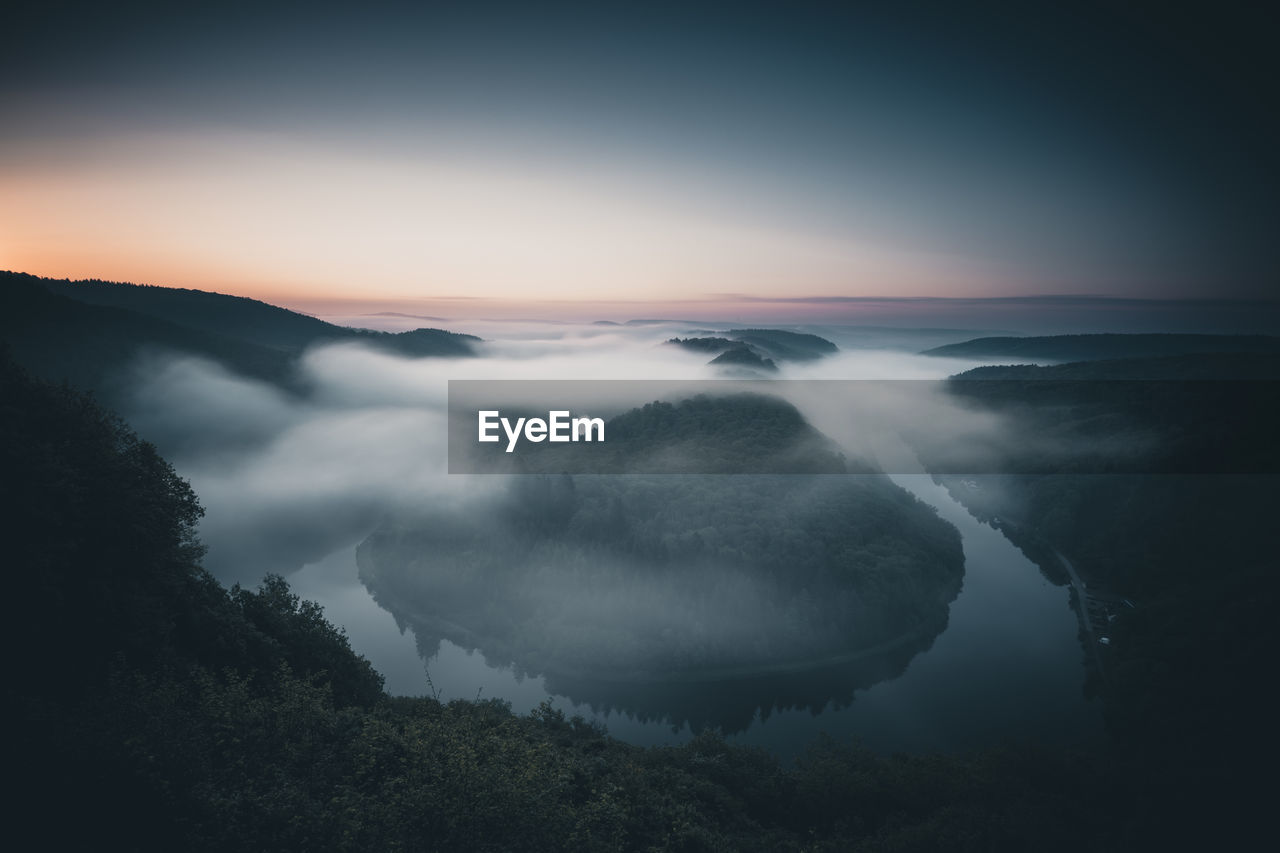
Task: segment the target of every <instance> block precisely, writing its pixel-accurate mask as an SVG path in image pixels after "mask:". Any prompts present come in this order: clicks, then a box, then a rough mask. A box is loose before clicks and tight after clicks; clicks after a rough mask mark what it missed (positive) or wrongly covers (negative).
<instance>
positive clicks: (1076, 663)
mask: <svg viewBox="0 0 1280 853" xmlns="http://www.w3.org/2000/svg"><path fill="white" fill-rule="evenodd" d="M894 479H895V481H896V482H898V483H899V484H900V485H902V486H904V487H905V488H907V489H909V490H910V491H912V492H913V493H914V494H916V495H917V496H918V497H920V498H921V499H922V500H925V501H926V502H927V503H930V504H932V505H933V506H935V507H936V508H937V509H938V510H939V514H940V515H941V516H942V517H943V518H944V519H945V520H947V521H949V522H951V523H952V524H954V525H956V527H957V528H958V529H959V530H960V533H961V535H962V537H963V542H964V550H965V557H966V571H965V580H964V588H963V590H962V591H961V593H960V595H959V597H958V598H957V599H956V600H955V601H954V602H952V604H951V607H950V613H949V616H948V619H947V622H946V625H945V630H942V631H941V633H940V634H938V636H937V637H936V639H934V641H933V642H932V644H927V643H926V644H923V645H922V646H921V647H918V648H915V647H913V648H904V649H902V650H901V651H902V655H901V656H900V657H897V656H895V655H892V654H890V655H886V656H885V658H884V659H882V660H879V661H876V662H875V666H870V663H871V662H869V661H859V662H857V665H856V666H853V665H850V666H848V667H829V668H822V669H814V670H810V671H807V672H804V673H795V674H793V675H794V676H795V678H794V680H791V679H790V677H782V676H779V675H777V674H775V675H771V676H769V677H768V678H763V679H760V680H758V681H757V680H755V679H748V680H745V681H744V682H742V683H734V682H730V683H725V682H708V683H705V684H684V685H678V686H674V687H673V686H671V685H668V686H662V687H659V686H657V685H653V684H649V685H633V686H630V687H627V688H625V689H624V688H623V687H621V686H620V685H618V684H610V683H600V682H591V683H578V682H576V681H574V680H571V679H566V678H555V677H552V678H550V679H548V678H545V677H541V676H524V677H522V676H520V675H518V674H517V673H515V672H513V671H512V670H511V669H509V668H504V667H502V666H497V665H494V664H493V663H492V662H489V661H486V660H485V659H484V656H483V655H482V654H480V653H479V652H475V651H468V650H467V649H465V648H463V647H461V646H458V645H454V644H453V643H451V642H450V641H448V640H443V641H440V640H439V635H438V634H436V635H434V636H433V635H431V634H429V633H427V632H425V631H424V635H423V639H422V641H421V642H419V641H418V640H417V638H416V637H415V634H414V631H413V629H412V627H410V626H409V625H407V624H406V625H405V626H404V627H405V628H406V631H405V632H404V633H402V632H401V628H400V627H399V626H397V624H396V621H395V619H394V618H393V617H392V616H391V615H390V614H389V613H388V612H387V611H385V610H383V609H381V608H380V607H378V605H377V604H376V603H375V602H374V601H373V599H372V598H371V596H370V595H369V593H368V592H367V591H366V590H365V589H364V587H363V586H362V585H360V583H359V581H358V579H357V577H356V566H355V556H354V549H350V548H349V549H345V550H344V551H342V552H338V553H337V554H334V555H331V556H330V557H329V558H327V559H326V560H324V561H322V562H321V563H317V564H314V565H311V566H308V567H307V568H306V569H305V570H304V571H302V572H301V573H299V574H297V575H295V576H294V577H293V578H291V582H292V583H293V584H294V586H295V589H296V590H297V591H298V592H299V594H301V595H303V596H304V597H307V598H312V599H314V600H317V601H319V602H320V603H321V604H323V605H324V606H325V609H326V614H327V615H328V616H329V618H330V619H332V620H333V621H334V622H335V623H337V624H340V625H343V626H345V628H346V630H347V632H348V634H349V636H350V637H351V640H352V645H353V646H354V647H355V648H356V650H357V651H359V652H361V653H362V654H364V655H366V656H367V657H369V658H370V660H371V661H372V662H373V664H374V665H375V667H377V668H378V670H379V671H381V672H383V673H384V674H385V675H386V676H387V687H388V689H389V690H390V691H391V692H392V693H395V694H404V695H430V694H431V692H432V690H431V688H430V687H429V686H428V684H427V678H428V673H429V676H430V679H431V681H432V683H433V684H434V685H435V688H436V689H437V690H438V691H439V694H440V697H441V698H442V699H445V700H448V699H455V698H459V699H474V698H475V697H476V696H477V695H479V696H481V697H486V698H489V697H497V698H501V699H505V700H508V701H510V702H511V704H512V708H513V710H514V711H516V712H517V713H527V712H528V711H529V710H532V709H533V708H534V707H535V706H537V705H538V703H540V702H541V701H543V700H545V699H551V700H552V701H553V703H554V704H555V705H556V706H557V707H560V708H562V709H563V710H565V711H566V712H567V713H579V714H582V715H583V716H585V717H587V718H589V719H595V720H597V721H599V722H602V723H604V724H605V725H606V726H607V727H608V729H609V731H610V733H611V734H613V735H614V736H616V737H620V738H622V739H624V740H627V741H629V742H632V743H636V744H641V745H655V744H670V743H678V742H681V741H683V740H685V739H687V738H688V737H689V736H691V730H692V727H693V726H695V725H706V724H708V722H709V721H710V720H711V719H712V718H714V717H719V718H721V719H723V720H725V721H727V725H726V728H728V729H729V730H732V731H736V732H738V734H736V735H734V736H733V739H734V740H736V741H738V742H741V743H746V744H751V745H757V746H762V747H765V748H768V749H770V750H772V751H774V752H776V753H778V754H780V755H782V756H783V757H784V758H785V757H792V756H795V755H797V754H798V753H799V752H800V751H801V750H803V748H804V747H805V745H807V744H808V743H810V742H811V741H812V740H813V738H814V737H816V736H817V735H818V734H819V733H820V732H824V731H825V732H828V733H831V734H834V735H837V736H853V737H858V738H860V739H861V740H863V741H864V742H865V743H866V744H867V745H869V746H871V747H872V748H875V749H878V750H881V751H885V752H889V751H907V752H919V751H926V750H937V749H941V750H959V749H966V748H971V747H979V746H984V745H990V744H994V743H998V742H1000V741H1002V740H1004V739H1006V738H1009V737H1015V738H1030V739H1035V740H1039V741H1043V742H1053V743H1073V742H1079V741H1082V740H1085V739H1088V738H1090V737H1094V736H1097V735H1098V734H1099V733H1100V731H1101V719H1100V709H1099V706H1098V704H1097V703H1096V702H1089V701H1087V700H1086V699H1085V697H1084V695H1083V691H1082V685H1083V682H1084V677H1085V671H1084V661H1083V652H1082V649H1081V647H1080V644H1079V641H1078V638H1077V630H1078V626H1077V622H1076V619H1075V616H1074V614H1073V612H1072V611H1071V610H1070V607H1069V596H1068V592H1067V590H1066V588H1065V587H1063V586H1059V585H1055V584H1054V583H1052V582H1050V581H1049V580H1048V579H1046V578H1045V577H1044V576H1043V575H1042V574H1041V572H1040V571H1039V570H1038V567H1037V566H1036V565H1035V564H1034V563H1032V562H1031V561H1029V560H1028V559H1027V558H1026V557H1025V556H1024V555H1023V554H1022V553H1021V552H1020V551H1019V550H1018V549H1017V548H1016V547H1014V546H1013V545H1012V544H1011V543H1010V542H1009V541H1008V540H1007V539H1005V537H1004V535H1003V534H1002V533H1001V532H1000V531H999V530H997V529H994V528H993V527H991V526H989V525H987V524H983V523H980V522H979V521H977V520H975V519H974V518H973V517H972V516H971V515H969V513H968V512H967V511H966V510H965V509H964V508H963V507H961V506H960V505H959V504H957V503H956V502H955V501H953V500H952V499H951V497H950V496H949V495H948V494H947V493H946V491H945V490H944V489H943V488H941V487H940V486H937V485H935V484H934V483H933V482H932V480H931V479H930V478H929V477H927V476H906V477H895V478H894ZM759 682H763V683H759ZM824 696H825V697H826V698H825V701H824ZM731 707H732V708H733V709H734V710H733V711H732V713H730V712H728V711H727V710H726V709H728V708H731ZM748 708H753V709H761V710H756V711H754V712H752V711H751V710H748Z"/></svg>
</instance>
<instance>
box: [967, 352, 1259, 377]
mask: <svg viewBox="0 0 1280 853" xmlns="http://www.w3.org/2000/svg"><path fill="white" fill-rule="evenodd" d="M951 378H952V379H953V380H956V381H963V380H970V379H995V380H1018V381H1021V380H1025V379H1031V380H1039V379H1044V380H1056V381H1063V382H1077V381H1094V380H1107V381H1116V380H1119V381H1200V380H1206V379H1211V380H1233V379H1235V380H1276V379H1280V352H1276V353H1232V352H1214V353H1204V354H1201V355H1166V356H1158V357H1155V358H1115V359H1097V360H1094V361H1072V362H1067V363H1066V364H1049V365H1035V364H1010V365H991V366H988V367H975V368H973V369H971V370H966V371H964V372H963V373H958V374H956V375H955V376H953V377H951Z"/></svg>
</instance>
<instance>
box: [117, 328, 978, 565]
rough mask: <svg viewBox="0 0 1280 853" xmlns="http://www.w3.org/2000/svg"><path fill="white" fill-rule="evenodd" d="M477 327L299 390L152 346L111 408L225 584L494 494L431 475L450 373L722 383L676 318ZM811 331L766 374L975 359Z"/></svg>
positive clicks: (311, 376)
mask: <svg viewBox="0 0 1280 853" xmlns="http://www.w3.org/2000/svg"><path fill="white" fill-rule="evenodd" d="M365 319H374V320H377V319H386V318H365ZM390 319H391V320H393V321H403V320H404V319H405V318H390ZM416 322H421V321H416ZM364 325H373V324H371V323H368V322H366V323H364ZM391 325H393V326H394V325H395V324H394V322H393V323H392V324H391ZM482 325H484V328H483V329H481V330H480V331H481V332H482V334H483V335H484V337H485V343H484V344H483V345H482V346H481V347H480V349H481V357H479V358H470V359H441V358H423V359H410V358H403V357H398V356H394V355H389V354H386V353H383V352H377V351H373V350H370V349H365V348H362V347H359V346H353V345H337V346H329V347H321V348H316V349H313V350H311V351H309V352H307V353H306V354H305V355H304V357H303V359H302V362H301V365H300V370H301V371H302V373H303V375H304V377H305V380H306V385H307V387H309V389H310V390H309V393H306V394H305V395H293V394H290V393H288V392H285V391H283V390H280V389H278V388H276V387H274V386H271V385H269V384H266V383H263V382H257V381H254V380H250V379H246V378H244V377H241V376H237V375H233V374H231V373H229V372H228V371H227V370H225V369H223V368H222V367H220V366H219V365H217V364H214V363H210V362H207V361H203V360H199V359H194V358H189V357H162V356H156V355H152V356H150V357H148V358H146V359H143V360H141V361H140V362H139V363H138V364H137V365H136V368H135V370H136V374H137V375H136V377H135V378H136V382H134V383H132V385H133V387H134V388H135V389H136V390H135V392H134V394H133V397H132V399H131V401H130V402H129V404H128V405H127V406H126V411H125V413H124V414H125V416H126V418H127V419H128V420H129V421H130V422H131V423H132V424H133V425H134V426H135V428H136V429H137V431H138V432H139V434H140V435H142V436H144V437H146V438H148V439H149V440H151V441H153V442H155V443H156V444H157V445H158V446H159V447H160V449H161V451H162V452H163V453H164V454H165V455H166V456H167V457H168V458H169V459H170V460H171V461H172V462H173V463H174V465H175V467H176V468H177V469H178V471H179V472H180V473H181V474H182V476H184V477H186V478H187V479H189V480H190V481H191V484H192V486H193V487H194V488H195V490H196V492H197V494H198V495H199V496H200V500H201V502H202V503H203V505H204V507H205V509H206V516H205V519H204V521H203V524H202V526H201V531H200V534H201V537H202V538H203V540H204V542H205V544H206V545H207V546H208V549H209V550H208V555H207V557H206V565H207V567H208V568H209V569H210V571H212V572H213V573H214V574H215V575H217V576H218V577H219V578H220V579H222V580H224V581H227V582H232V581H240V582H250V583H254V582H256V581H258V580H259V579H261V577H262V575H263V574H264V573H267V572H277V573H282V574H286V575H287V574H288V573H290V572H292V571H294V570H296V569H298V568H299V567H300V566H302V565H303V564H306V563H313V562H316V561H318V560H320V559H321V558H323V557H324V556H325V555H327V554H329V553H332V552H333V551H335V550H337V549H339V548H343V547H346V546H350V545H352V544H354V543H356V542H358V541H360V540H361V539H363V538H364V537H365V536H367V535H368V533H369V532H370V531H371V530H372V529H373V528H374V526H375V525H376V524H377V523H378V521H379V519H380V518H382V517H383V516H384V515H385V514H386V513H387V512H389V511H392V510H396V509H400V508H411V507H413V506H415V505H420V503H421V502H423V501H449V502H458V501H465V500H469V499H471V498H472V497H475V496H477V495H483V494H485V493H488V492H490V491H492V490H493V489H494V488H496V487H497V485H498V484H497V483H496V482H495V481H494V478H485V477H474V478H473V477H465V476H449V475H447V474H446V473H445V471H446V464H447V454H446V437H445V429H444V423H445V405H446V399H447V381H448V380H450V379H678V380H688V379H716V378H721V374H719V373H718V372H717V369H716V368H713V367H711V366H708V365H707V361H708V360H709V357H708V356H707V355H706V354H704V353H693V352H688V351H686V350H683V349H681V348H679V347H674V346H665V345H664V343H663V342H664V341H666V340H667V339H669V338H671V337H675V336H682V337H687V336H689V333H690V332H693V331H698V329H695V328H694V327H692V326H690V325H688V324H681V323H672V324H666V323H663V324H646V325H640V326H599V325H561V324H550V323H528V324H519V323H497V322H494V323H487V324H482ZM725 328H726V329H727V328H728V327H727V326H726V327H725ZM459 331H468V332H470V331H472V329H470V328H468V329H460V330H459ZM800 331H808V329H800ZM819 331H820V332H822V333H823V334H824V335H825V336H827V337H828V338H829V339H831V340H833V341H834V342H835V343H837V344H838V345H839V346H840V347H841V350H840V352H838V353H836V354H834V355H832V356H830V357H827V358H824V359H821V360H818V361H812V362H803V363H784V364H782V365H780V370H779V372H778V373H777V374H776V375H775V377H776V378H782V379H793V378H794V379H940V378H942V377H945V376H948V375H951V374H954V373H957V372H959V371H962V370H965V369H968V368H970V367H973V366H975V364H976V362H972V361H960V360H953V359H940V358H933V357H926V356H920V355H917V354H915V353H916V352H917V351H918V350H919V349H921V348H923V347H924V346H932V345H935V344H937V343H939V342H942V341H955V340H963V339H967V338H969V337H971V336H972V335H973V334H974V333H972V332H963V331H956V332H953V333H949V334H948V333H939V332H930V331H927V330H926V331H924V332H919V333H912V332H910V331H904V330H885V331H884V332H881V333H878V332H876V331H874V330H868V329H852V330H848V331H846V332H843V333H842V332H841V331H840V330H839V329H838V328H825V327H824V328H822V329H820V330H819ZM792 402H793V403H795V404H796V405H797V406H798V407H799V408H800V409H801V411H802V412H803V413H804V414H805V416H806V417H807V418H809V419H810V421H811V422H812V423H814V425H815V426H817V427H818V428H819V429H820V430H823V431H826V432H828V433H829V434H830V435H831V436H832V437H833V438H835V439H837V440H839V441H844V442H849V441H853V440H854V439H855V437H854V436H852V435H849V434H848V433H849V430H848V429H847V428H844V426H843V424H844V420H846V419H844V418H842V410H841V408H840V406H839V405H835V404H832V401H824V400H822V399H818V398H817V397H816V395H813V394H809V395H798V396H797V398H796V399H793V401H792ZM931 416H932V417H937V412H934V413H933V414H932V415H931ZM957 416H959V415H958V413H957ZM868 435H869V433H867V432H864V433H863V436H862V437H863V438H864V439H866V438H867V437H868ZM895 461H901V460H895ZM900 470H904V469H900Z"/></svg>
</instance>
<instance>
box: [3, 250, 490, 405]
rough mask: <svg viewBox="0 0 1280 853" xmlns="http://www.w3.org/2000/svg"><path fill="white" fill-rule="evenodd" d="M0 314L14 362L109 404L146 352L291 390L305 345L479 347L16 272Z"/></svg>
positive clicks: (187, 293) (253, 303) (170, 292)
mask: <svg viewBox="0 0 1280 853" xmlns="http://www.w3.org/2000/svg"><path fill="white" fill-rule="evenodd" d="M0 309H2V310H0V341H3V342H5V343H7V344H8V345H9V347H10V349H11V351H12V353H13V356H14V358H16V359H17V360H18V361H19V362H20V363H22V364H23V365H24V366H25V367H27V368H28V369H30V370H31V371H33V372H34V373H36V374H37V375H40V376H43V377H45V378H49V379H54V380H66V381H68V382H71V383H72V384H74V385H76V386H78V387H82V388H86V389H92V390H96V391H100V392H102V391H105V392H108V397H110V396H111V395H110V393H109V392H110V391H111V388H110V380H111V378H112V377H113V376H114V375H115V374H116V373H118V371H119V369H120V368H122V367H124V366H126V365H127V364H128V363H129V362H130V361H131V360H132V359H133V358H134V357H135V356H136V355H137V353H138V352H140V351H142V350H145V349H147V348H151V349H162V350H167V351H176V352H185V353H190V354H193V355H198V356H202V357H204V358H209V359H213V360H215V361H217V362H219V363H221V364H222V365H224V366H225V367H227V368H229V369H230V370H232V371H235V372H237V373H241V374H244V375H246V376H250V377H254V378H257V379H264V380H266V381H270V382H274V383H277V384H282V385H286V386H287V385H289V384H290V382H291V381H292V367H293V364H294V361H295V360H296V358H297V356H298V355H299V354H300V353H302V352H303V351H304V350H305V349H306V348H307V347H310V346H315V345H319V344H327V343H343V342H352V343H360V344H364V345H366V346H372V347H375V348H378V349H382V350H386V351H389V352H394V353H397V354H401V355H406V356H411V357H419V356H447V357H467V356H473V355H475V354H476V351H475V348H474V345H475V344H477V343H479V341H480V339H479V338H476V337H474V336H472V335H462V334H456V333H454V332H446V331H442V330H440V329H415V330H413V331H410V332H401V333H398V334H392V333H386V332H373V331H368V330H363V329H350V328H346V327H344V326H335V325H333V324H331V323H326V322H324V321H322V320H317V319H316V318H314V317H308V316H306V315H304V314H298V313H296V312H293V311H288V310H285V309H283V308H277V307H276V306H274V305H268V304H266V303H264V302H258V301H257V300H253V299H246V298H244V297H239V296H227V295H224V294H220V293H207V292H204V291H199V290H179V289H175V288H167V287H147V286H141V285H134V284H119V283H113V282H104V281H77V282H72V281H66V280H54V279H43V278H38V277H36V276H31V275H26V274H23V273H15V272H0Z"/></svg>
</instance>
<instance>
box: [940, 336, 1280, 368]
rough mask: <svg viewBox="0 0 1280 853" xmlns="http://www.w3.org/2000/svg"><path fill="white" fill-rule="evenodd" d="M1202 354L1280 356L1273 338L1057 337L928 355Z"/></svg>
mask: <svg viewBox="0 0 1280 853" xmlns="http://www.w3.org/2000/svg"><path fill="white" fill-rule="evenodd" d="M1196 353H1280V337H1274V336H1270V335H1161V334H1143V335H1121V334H1107V335H1052V336H1048V337H1029V338H1011V337H1004V338H975V339H974V340H971V341H965V342H963V343H958V344H947V345H946V346H940V347H934V348H933V349H927V350H925V351H924V352H923V353H922V355H935V356H945V357H951V358H1012V359H1028V360H1032V361H1094V360H1097V359H1110V358H1151V357H1155V356H1166V355H1192V354H1196Z"/></svg>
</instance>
